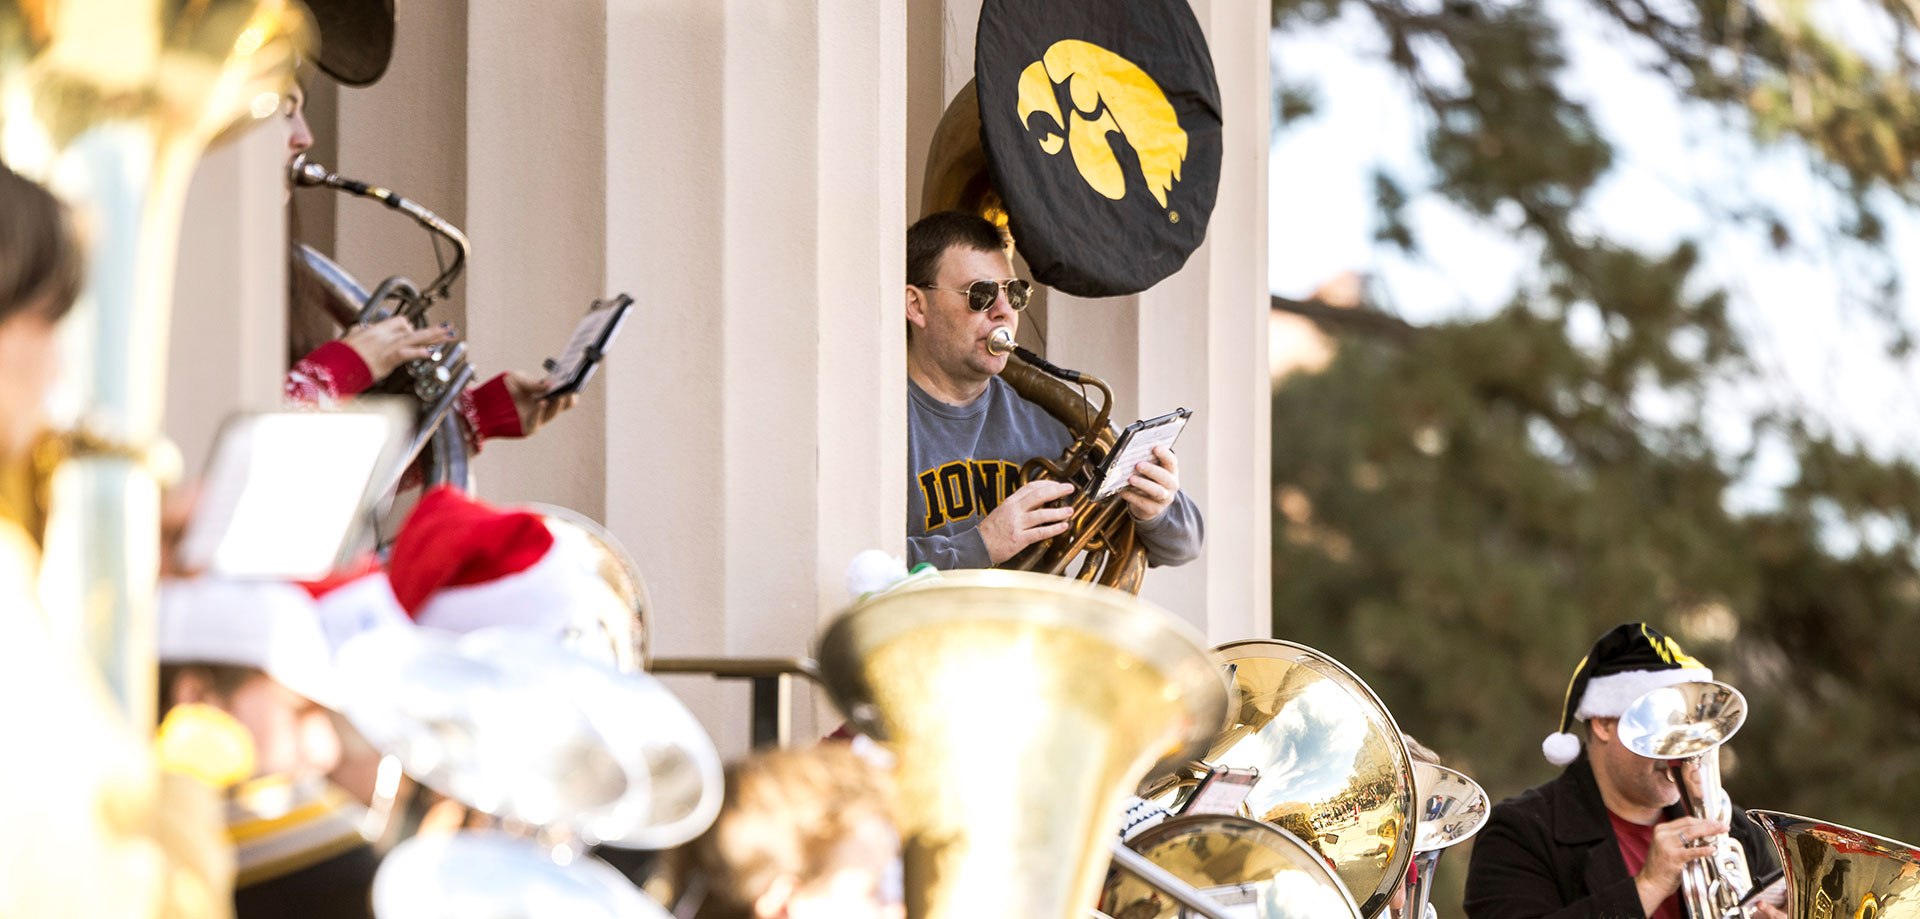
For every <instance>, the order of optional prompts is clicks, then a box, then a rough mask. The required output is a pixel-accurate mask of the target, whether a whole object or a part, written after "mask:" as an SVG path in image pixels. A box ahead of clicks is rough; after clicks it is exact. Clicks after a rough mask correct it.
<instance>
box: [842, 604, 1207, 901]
mask: <svg viewBox="0 0 1920 919" xmlns="http://www.w3.org/2000/svg"><path fill="white" fill-rule="evenodd" d="M819 660H820V669H821V672H822V674H823V678H824V683H825V685H826V688H827V690H828V692H829V693H830V694H831V696H832V698H833V700H834V703H835V704H836V705H838V706H839V707H840V709H841V711H843V712H845V713H846V714H847V715H848V716H849V717H850V718H852V719H853V721H854V722H855V723H856V724H858V725H859V726H860V727H861V728H862V729H863V730H864V731H865V732H866V733H868V734H869V735H871V736H873V737H875V738H877V739H879V740H881V741H882V742H883V743H884V744H886V745H887V746H888V748H889V749H891V750H892V751H893V753H894V755H895V756H896V757H898V772H897V775H898V779H899V790H900V795H899V798H900V801H901V802H902V809H901V814H900V831H901V837H902V843H903V854H904V859H905V870H906V899H907V904H906V905H907V916H908V917H909V919H960V917H984V916H992V917H995V919H1083V917H1084V916H1085V915H1086V909H1087V907H1089V906H1091V905H1092V904H1093V903H1094V898H1095V896H1096V895H1097V894H1098V892H1099V890H1100V882H1101V878H1102V876H1103V875H1104V869H1105V868H1106V866H1107V859H1108V855H1109V853H1110V851H1111V848H1112V846H1111V841H1112V840H1114V839H1115V838H1116V833H1117V831H1118V830H1119V822H1120V810H1121V805H1122V803H1123V802H1124V801H1125V799H1126V796H1127V793H1128V792H1129V791H1130V790H1132V788H1133V787H1134V786H1135V784H1137V783H1138V782H1139V781H1140V780H1141V779H1142V778H1143V777H1145V776H1146V775H1147V774H1148V772H1149V770H1150V769H1152V768H1153V767H1154V766H1155V765H1156V763H1160V764H1173V763H1179V762H1184V761H1185V760H1186V759H1188V758H1190V757H1191V756H1192V755H1193V754H1194V753H1195V752H1197V748H1198V746H1199V745H1200V744H1201V743H1204V742H1205V740H1206V738H1208V737H1210V736H1212V735H1213V734H1214V733H1215V732H1216V731H1218V730H1219V727H1220V724H1221V723H1222V721H1223V720H1224V718H1225V716H1226V711H1227V695H1226V691H1225V686H1224V685H1223V682H1222V680H1221V674H1220V672H1219V671H1218V670H1217V669H1215V668H1214V667H1213V665H1212V662H1211V661H1210V660H1208V658H1207V655H1206V652H1205V650H1204V649H1203V647H1202V646H1201V644H1200V643H1199V641H1198V638H1197V636H1196V635H1194V633H1193V632H1192V630H1191V629H1190V628H1188V627H1187V626H1185V624H1183V623H1181V622H1179V621H1178V620H1176V619H1175V618H1174V617H1172V616H1171V615H1169V614H1167V613H1166V612H1164V611H1162V610H1160V609H1158V608H1157V607H1154V606H1152V605H1149V604H1147V603H1145V602H1144V601H1141V600H1138V599H1136V598H1134V597H1132V596H1129V595H1127V594H1124V593H1122V592H1120V591H1116V590H1110V589H1107V588H1102V587H1098V586H1093V585H1086V584H1079V583H1075V582H1072V581H1067V580H1063V579H1060V578H1051V577H1044V576H1040V575H1035V574H1029V573H1025V572H1015V571H966V572H949V573H947V574H945V575H943V576H942V577H939V578H936V579H933V580H929V581H926V582H923V583H920V584H915V585H911V586H904V587H900V588H896V589H895V590H893V591H890V592H887V593H882V594H879V595H877V596H875V597H872V598H870V599H868V600H866V601H864V602H862V603H860V604H859V605H857V606H855V607H853V608H852V609H850V610H848V611H847V612H846V613H845V614H843V615H842V616H840V618H838V619H837V620H835V621H834V622H833V623H832V624H831V625H830V626H829V627H828V628H827V631H826V632H825V633H824V634H823V635H822V637H821V639H820V647H819Z"/></svg>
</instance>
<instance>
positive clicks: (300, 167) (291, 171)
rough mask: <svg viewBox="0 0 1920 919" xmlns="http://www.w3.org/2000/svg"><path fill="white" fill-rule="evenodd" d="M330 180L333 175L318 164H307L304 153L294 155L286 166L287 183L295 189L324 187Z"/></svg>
mask: <svg viewBox="0 0 1920 919" xmlns="http://www.w3.org/2000/svg"><path fill="white" fill-rule="evenodd" d="M331 178H333V175H332V174H331V173H329V172H327V167H325V166H322V165H320V164H319V163H310V162H307V155H306V154H304V153H299V154H295V155H294V157H293V161H292V162H289V163H288V164H287V181H289V182H291V183H293V185H294V186H295V187H299V188H313V187H315V186H319V185H326V184H328V183H327V180H328V179H331Z"/></svg>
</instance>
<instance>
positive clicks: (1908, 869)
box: [1747, 810, 1920, 919]
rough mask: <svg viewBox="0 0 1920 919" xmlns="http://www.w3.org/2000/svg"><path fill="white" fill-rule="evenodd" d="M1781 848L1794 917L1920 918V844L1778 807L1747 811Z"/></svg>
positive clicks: (1843, 918)
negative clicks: (1874, 833) (1916, 845)
mask: <svg viewBox="0 0 1920 919" xmlns="http://www.w3.org/2000/svg"><path fill="white" fill-rule="evenodd" d="M1747 816H1749V817H1752V818H1753V819H1754V822H1756V823H1758V824H1760V826H1761V828H1762V829H1764V830H1766V831H1767V835H1768V836H1770V837H1772V839H1773V847H1774V848H1775V849H1777V850H1779V852H1780V865H1781V867H1782V868H1783V869H1785V870H1786V882H1787V916H1788V917H1789V919H1849V917H1851V919H1915V917H1920V847H1915V846H1910V845H1908V844H1906V843H1904V842H1898V841H1896V840H1892V839H1887V838H1884V837H1881V836H1875V835H1873V834H1872V833H1863V832H1861V831H1859V830H1856V829H1852V828H1850V827H1844V826H1840V825H1839V824H1836V823H1825V822H1822V821H1819V820H1812V819H1809V818H1806V817H1796V816H1794V815H1793V814H1783V813H1780V812H1779V811H1762V810H1750V811H1747Z"/></svg>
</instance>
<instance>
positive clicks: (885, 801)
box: [672, 743, 893, 919]
mask: <svg viewBox="0 0 1920 919" xmlns="http://www.w3.org/2000/svg"><path fill="white" fill-rule="evenodd" d="M874 818H879V819H884V820H887V821H892V820H893V795H892V782H891V777H890V776H888V775H887V774H886V773H885V772H883V771H882V770H880V769H878V768H877V767H875V766H873V765H871V764H869V763H868V762H867V761H866V760H863V759H861V758H860V756H859V754H856V753H854V752H853V750H852V749H851V748H850V747H849V746H848V745H847V744H842V743H823V744H820V745H818V746H814V747H809V748H806V749H800V750H770V751H766V752H761V753H756V754H754V755H752V756H750V757H748V758H746V759H744V760H741V761H739V762H736V763H734V764H732V765H731V766H728V767H727V790H726V798H725V803H724V804H722V805H721V808H720V816H719V817H718V818H717V819H715V820H714V822H713V826H711V827H709V828H708V829H707V831H706V832H705V833H703V834H702V835H701V836H700V838H698V839H695V840H694V841H692V842H690V843H687V844H686V845H685V846H682V847H681V848H680V849H678V850H676V851H675V852H674V853H673V862H672V864H673V870H672V874H673V875H675V877H676V881H677V882H678V883H677V884H676V886H677V887H678V888H679V890H680V891H681V892H682V893H685V892H687V891H688V889H689V886H690V885H692V884H695V883H697V884H700V885H704V888H705V900H704V902H703V903H702V906H701V909H700V911H699V913H697V914H696V915H698V916H699V917H701V919H742V917H751V916H752V915H753V904H754V901H755V900H757V899H759V898H760V896H761V895H762V894H764V893H766V892H767V890H768V889H769V888H770V887H771V886H772V885H773V883H774V882H775V881H776V880H778V879H779V878H780V877H782V876H792V877H794V878H796V879H798V881H799V882H800V883H801V884H802V885H805V884H809V883H812V882H814V881H818V880H824V879H825V878H826V876H827V875H828V874H829V873H830V872H831V871H832V870H833V868H834V856H835V850H836V848H837V847H838V846H839V845H840V843H842V842H843V841H845V840H848V839H850V838H853V837H854V836H855V834H856V833H857V832H858V831H859V828H860V825H861V823H862V822H863V821H866V820H870V819H874ZM696 878H697V882H696Z"/></svg>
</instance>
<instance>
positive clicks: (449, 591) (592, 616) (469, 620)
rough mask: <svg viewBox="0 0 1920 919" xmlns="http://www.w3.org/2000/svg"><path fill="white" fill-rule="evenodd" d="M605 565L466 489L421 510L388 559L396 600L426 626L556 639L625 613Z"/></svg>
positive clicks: (441, 492)
mask: <svg viewBox="0 0 1920 919" xmlns="http://www.w3.org/2000/svg"><path fill="white" fill-rule="evenodd" d="M598 564H599V561H598V558H597V557H596V555H595V554H594V553H593V551H592V550H591V547H590V546H588V545H586V544H585V542H584V540H582V539H580V538H579V537H578V536H577V535H576V534H574V533H572V532H571V531H568V530H562V531H560V532H559V533H558V534H556V533H555V532H554V531H553V530H551V529H549V528H548V527H547V525H546V522H545V521H544V520H542V519H541V518H540V516H539V515H538V514H534V513H531V512H529V511H524V510H510V509H503V508H496V507H492V506H489V505H487V504H485V503H482V502H480V501H477V500H475V499H473V498H471V497H469V496H467V495H466V494H465V493H463V492H461V491H459V490H458V489H455V488H451V487H442V488H438V489H435V490H433V491H430V492H428V493H427V494H426V495H425V496H424V497H422V498H421V499H420V503H419V504H417V505H415V506H414V509H413V515H412V516H411V517H409V518H407V523H406V526H404V527H402V528H401V530H400V536H399V539H397V540H396V541H395V542H394V546H393V554H392V556H391V557H390V558H389V559H388V561H387V572H388V577H389V578H390V580H391V581H392V584H393V594H394V596H395V597H396V598H398V600H399V602H400V606H401V608H402V609H404V610H406V612H407V615H409V616H411V617H413V620H414V622H416V623H419V624H420V625H423V626H426V627H429V628H436V629H446V630H448V631H453V632H473V631H477V630H479V629H484V628H488V627H492V626H509V627H517V628H525V629H532V630H534V631H538V632H543V633H547V634H549V635H551V636H553V637H554V638H565V637H567V636H568V635H569V634H571V633H574V632H577V631H581V630H586V629H590V628H592V627H593V624H595V623H598V622H600V621H602V617H603V616H605V615H608V614H610V613H611V612H612V611H613V610H614V609H618V608H620V607H621V602H620V598H619V597H618V596H617V595H615V594H614V592H613V589H612V588H611V587H609V586H608V585H607V582H606V581H605V580H604V579H603V578H601V576H600V574H599V570H598Z"/></svg>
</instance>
